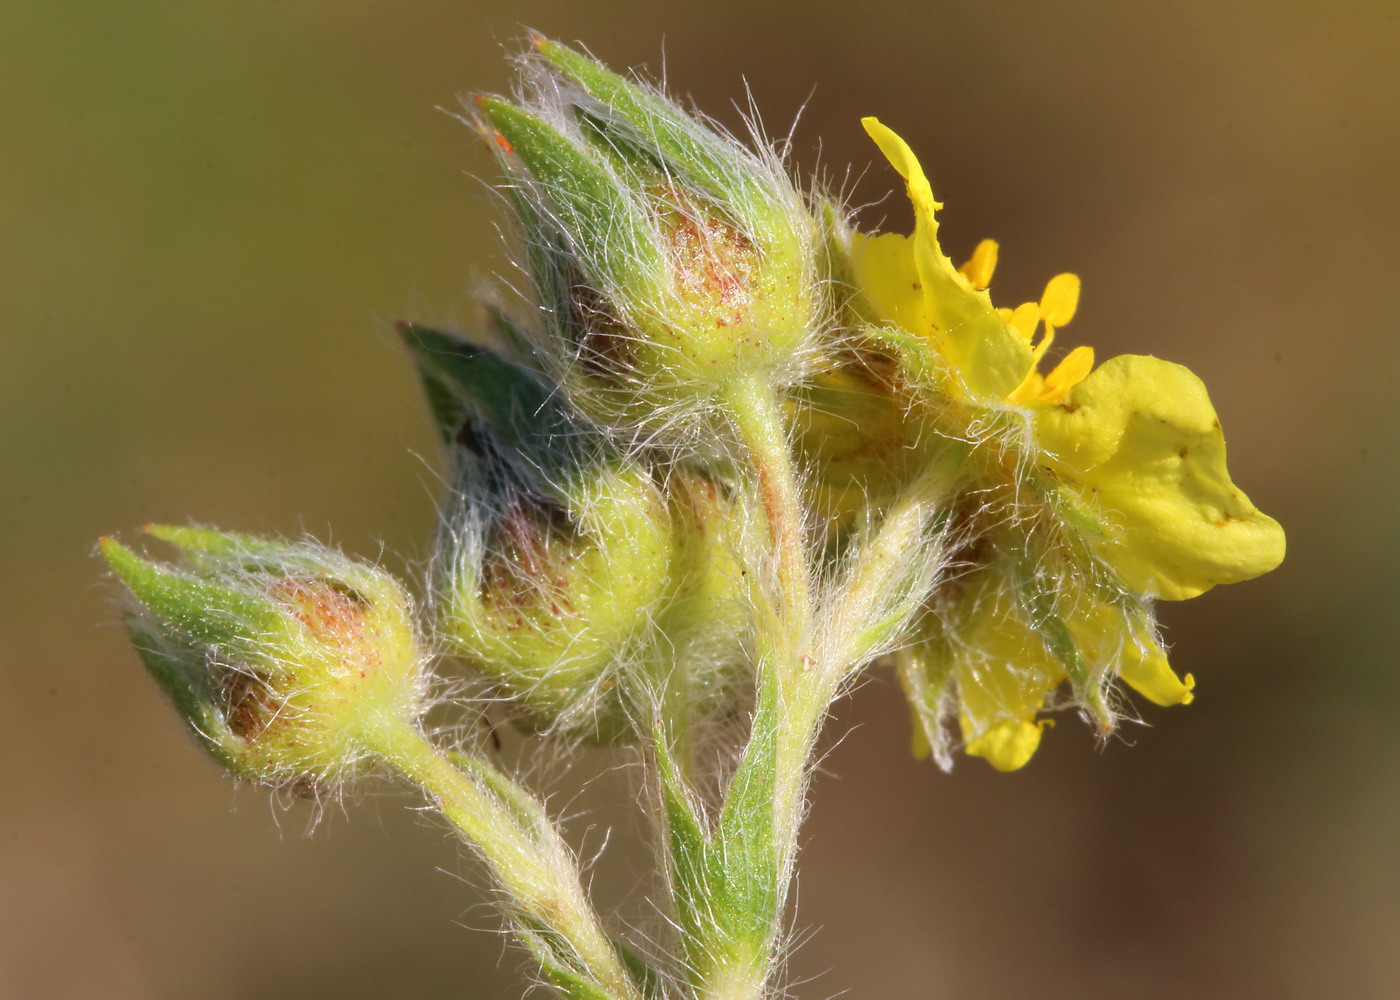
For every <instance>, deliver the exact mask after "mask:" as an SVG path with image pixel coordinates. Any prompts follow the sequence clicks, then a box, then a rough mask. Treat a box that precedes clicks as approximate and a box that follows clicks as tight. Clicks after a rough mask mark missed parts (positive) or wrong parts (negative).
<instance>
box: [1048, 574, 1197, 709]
mask: <svg viewBox="0 0 1400 1000" xmlns="http://www.w3.org/2000/svg"><path fill="white" fill-rule="evenodd" d="M1068 624H1069V629H1070V633H1071V634H1072V635H1073V636H1074V642H1075V645H1076V646H1078V647H1079V651H1080V654H1081V655H1082V656H1083V657H1084V658H1085V659H1087V660H1089V661H1090V662H1093V663H1097V664H1102V665H1103V666H1105V667H1108V668H1110V669H1112V670H1113V671H1114V672H1116V673H1117V674H1118V676H1120V677H1122V678H1123V680H1124V682H1125V683H1127V684H1128V685H1129V686H1130V687H1132V688H1133V689H1134V690H1136V691H1137V692H1138V693H1139V694H1141V695H1143V696H1144V697H1146V698H1148V699H1149V700H1151V701H1154V702H1156V703H1157V704H1158V705H1188V704H1190V703H1191V699H1192V697H1193V695H1192V693H1191V689H1192V688H1193V687H1194V686H1195V683H1196V682H1195V680H1194V679H1193V678H1192V677H1191V675H1190V674H1187V676H1186V680H1185V681H1182V680H1181V679H1180V678H1178V677H1177V676H1176V674H1175V673H1173V672H1172V668H1171V666H1170V665H1169V664H1168V663H1167V653H1166V650H1164V649H1163V648H1162V644H1161V643H1160V642H1159V641H1158V639H1157V635H1156V633H1155V631H1154V630H1153V628H1152V626H1151V622H1150V619H1148V618H1147V617H1146V616H1145V614H1142V613H1135V611H1134V609H1133V608H1131V607H1127V608H1125V607H1120V606H1119V605H1116V604H1110V603H1106V602H1104V601H1100V600H1098V599H1096V598H1093V597H1086V598H1085V599H1084V600H1082V601H1080V602H1078V604H1077V608H1076V613H1075V614H1074V615H1072V616H1071V617H1070V618H1069V621H1068Z"/></svg>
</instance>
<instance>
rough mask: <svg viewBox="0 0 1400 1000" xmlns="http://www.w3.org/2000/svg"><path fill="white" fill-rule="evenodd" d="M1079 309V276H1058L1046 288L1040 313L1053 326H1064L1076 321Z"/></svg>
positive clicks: (1041, 298)
mask: <svg viewBox="0 0 1400 1000" xmlns="http://www.w3.org/2000/svg"><path fill="white" fill-rule="evenodd" d="M1078 308H1079V276H1078V275H1077V274H1057V275H1055V276H1054V277H1053V278H1051V279H1050V282H1049V284H1047V285H1046V286H1045V293H1044V294H1043V295H1041V297H1040V312H1041V315H1043V316H1044V317H1045V322H1046V323H1047V324H1049V325H1051V326H1064V325H1065V324H1066V323H1068V322H1069V321H1070V320H1072V319H1074V313H1075V311H1076V310H1077V309H1078Z"/></svg>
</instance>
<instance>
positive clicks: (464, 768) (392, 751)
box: [367, 722, 641, 1000]
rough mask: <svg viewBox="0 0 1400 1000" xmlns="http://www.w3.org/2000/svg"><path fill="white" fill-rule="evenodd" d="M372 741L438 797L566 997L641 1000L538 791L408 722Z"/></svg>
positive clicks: (386, 728) (378, 732)
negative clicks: (449, 749)
mask: <svg viewBox="0 0 1400 1000" xmlns="http://www.w3.org/2000/svg"><path fill="white" fill-rule="evenodd" d="M367 742H368V743H369V744H370V745H371V747H372V748H373V749H374V750H375V751H376V752H377V753H379V754H380V755H381V756H383V758H384V759H385V760H386V761H388V762H389V763H390V764H391V765H392V766H393V767H394V768H395V769H396V770H398V771H399V772H400V773H401V774H402V775H403V776H404V777H406V778H408V779H410V780H411V781H413V782H414V783H415V784H416V785H418V786H419V787H420V788H422V789H423V790H424V791H425V792H426V793H427V794H428V795H429V796H431V797H432V798H433V799H434V801H435V802H436V803H437V806H438V808H439V809H440V810H441V812H442V814H443V815H444V816H445V817H447V819H448V820H449V821H451V823H452V824H453V825H454V826H455V827H457V829H458V830H459V831H460V832H461V833H462V836H463V837H465V838H466V840H467V841H468V842H469V843H470V844H471V845H472V846H473V847H474V848H475V849H476V851H477V852H478V853H479V854H480V856H481V857H482V859H483V860H484V861H485V862H486V864H487V866H488V867H489V868H490V869H491V873H492V874H493V875H494V876H495V878H496V880H497V882H498V883H499V884H500V886H501V888H502V889H503V890H504V893H505V896H506V899H507V903H508V906H509V908H510V915H511V917H512V919H513V921H514V923H515V930H516V932H517V933H518V934H519V935H520V937H521V939H522V940H523V942H524V943H525V945H526V946H527V947H528V948H529V949H530V951H531V952H533V953H534V955H535V956H536V958H538V959H539V960H540V963H541V965H542V966H543V971H544V974H545V976H546V978H547V979H548V980H549V981H550V982H551V984H552V985H554V986H555V988H556V989H558V990H559V992H560V993H562V994H563V995H564V996H567V997H571V998H585V997H586V998H590V1000H640V998H641V994H640V992H639V990H638V988H637V986H636V984H635V982H634V981H633V979H632V977H631V976H630V975H629V974H628V971H627V969H626V967H625V966H624V964H623V961H622V957H621V956H620V955H619V953H618V951H617V949H616V947H614V945H613V943H612V942H611V940H609V938H608V935H607V934H606V932H604V930H603V928H602V923H601V921H600V920H599V918H598V915H597V913H596V912H595V911H594V909H593V907H592V905H591V904H590V903H589V901H588V897H587V894H586V893H585V892H584V889H583V885H582V882H581V880H580V878H579V871H578V866H577V864H576V862H575V860H574V857H573V854H572V852H571V851H570V850H569V848H568V845H566V844H565V843H564V840H563V838H562V837H561V836H560V834H559V831H558V828H557V827H556V826H555V825H554V823H553V822H551V821H550V819H549V817H548V816H547V815H546V813H545V811H544V808H543V806H542V805H541V804H540V803H539V801H538V800H537V799H536V798H535V797H534V796H533V795H532V794H531V793H530V792H529V791H527V790H526V789H525V788H523V787H521V786H520V785H518V784H516V783H515V782H514V781H512V780H511V779H510V778H508V777H506V776H505V775H504V774H502V773H501V772H500V771H498V770H497V769H496V768H495V767H493V766H492V765H490V764H489V763H487V762H485V761H483V760H480V759H477V758H471V757H465V756H462V755H452V756H451V757H449V756H448V755H446V754H444V753H443V752H442V751H440V750H439V749H438V748H437V747H435V746H433V744H431V743H430V742H429V741H428V740H427V739H426V738H425V737H424V736H423V734H422V733H421V732H419V731H418V730H417V729H416V728H414V727H413V726H411V725H408V724H406V723H397V722H395V723H386V724H385V725H383V726H381V727H378V728H376V729H374V730H372V731H371V732H370V733H369V734H367Z"/></svg>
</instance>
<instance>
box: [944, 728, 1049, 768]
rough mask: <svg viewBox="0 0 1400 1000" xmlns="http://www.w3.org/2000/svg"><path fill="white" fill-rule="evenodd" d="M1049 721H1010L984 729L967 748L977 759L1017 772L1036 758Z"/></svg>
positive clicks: (970, 741)
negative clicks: (1041, 735)
mask: <svg viewBox="0 0 1400 1000" xmlns="http://www.w3.org/2000/svg"><path fill="white" fill-rule="evenodd" d="M1045 726H1046V723H1045V722H1032V721H1031V720H1029V719H1007V720H1006V721H1004V722H998V723H996V724H995V725H992V726H989V727H988V728H987V729H985V730H983V732H982V734H981V735H980V736H978V737H977V738H976V739H972V740H969V741H968V742H967V743H966V744H965V745H964V747H963V749H964V751H965V752H966V753H968V754H969V755H971V756H973V757H982V758H985V759H986V761H987V763H989V764H991V765H992V767H994V768H996V769H997V770H998V771H1015V770H1017V769H1019V768H1022V767H1024V766H1025V765H1026V763H1027V762H1028V761H1029V760H1030V759H1031V758H1032V757H1033V756H1035V752H1036V750H1037V749H1038V748H1039V747H1040V734H1041V731H1042V730H1043V729H1044V728H1045Z"/></svg>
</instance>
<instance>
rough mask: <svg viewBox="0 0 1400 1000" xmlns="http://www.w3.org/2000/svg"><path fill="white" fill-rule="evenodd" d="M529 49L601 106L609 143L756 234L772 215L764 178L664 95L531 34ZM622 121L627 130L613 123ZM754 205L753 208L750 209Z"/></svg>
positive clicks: (599, 119) (599, 122) (601, 125)
mask: <svg viewBox="0 0 1400 1000" xmlns="http://www.w3.org/2000/svg"><path fill="white" fill-rule="evenodd" d="M534 45H535V51H537V52H538V53H539V54H540V55H541V56H542V57H544V59H545V60H546V61H548V62H549V63H550V65H552V66H553V67H554V68H555V69H557V70H558V71H559V72H560V73H562V74H563V75H564V76H566V77H567V78H569V79H570V80H572V81H573V82H574V83H575V84H577V85H578V86H579V87H580V88H581V89H582V90H583V91H584V92H585V93H587V94H588V95H589V96H590V97H592V98H593V99H594V100H595V101H597V102H598V103H599V104H601V105H603V106H604V107H605V108H606V109H607V112H606V116H602V115H599V116H594V118H595V119H596V124H597V127H598V128H599V130H600V131H602V132H603V134H605V135H606V136H607V138H608V140H610V142H611V144H612V145H613V146H614V148H617V146H618V144H619V143H621V144H624V148H626V149H628V150H629V151H630V152H632V154H633V155H634V156H639V157H644V158H645V159H646V160H648V161H651V162H655V159H654V158H655V157H657V156H659V157H660V164H659V165H660V166H662V167H663V168H665V169H666V171H667V172H668V173H673V172H677V171H678V172H680V173H681V174H682V175H683V177H684V179H685V180H686V181H688V182H689V183H690V185H692V186H694V187H695V188H697V189H699V190H700V191H701V192H703V193H704V194H706V195H707V196H708V197H710V198H711V199H713V200H714V201H715V203H716V204H717V205H718V206H721V207H723V208H724V209H725V210H726V211H728V212H731V213H733V212H734V210H735V209H739V210H740V212H741V213H742V214H743V215H744V216H745V217H743V218H739V219H736V220H735V221H737V222H739V223H741V224H742V226H743V227H744V228H745V229H747V230H748V231H749V232H751V233H753V234H755V235H757V236H759V237H762V236H763V235H764V232H763V230H764V229H765V226H766V224H767V223H768V222H769V221H770V218H771V217H772V216H776V215H778V211H777V210H776V208H775V206H774V199H773V197H772V195H771V194H770V193H769V191H768V187H767V184H768V183H769V181H768V179H767V178H765V177H763V176H760V174H759V172H758V171H757V170H752V171H750V170H745V169H743V168H742V166H741V164H743V161H742V160H738V159H737V158H736V156H735V151H734V148H733V146H732V145H730V144H729V143H727V142H725V141H723V140H722V139H720V138H719V137H718V136H716V135H715V134H714V133H712V132H710V131H709V130H708V129H706V128H704V127H703V126H701V125H700V124H699V123H698V122H696V121H695V120H694V119H693V118H691V117H690V116H689V115H687V114H686V113H685V112H683V111H682V110H681V109H680V108H678V107H676V106H675V105H674V104H672V103H671V102H670V101H668V100H666V99H665V98H663V97H661V96H659V95H657V94H655V93H653V92H652V91H650V90H648V89H646V88H644V87H639V86H638V85H637V84H635V83H633V82H632V81H630V80H628V79H627V78H626V77H623V76H619V75H618V74H616V73H614V72H612V71H611V70H610V69H608V68H607V67H605V66H603V65H602V64H601V63H599V62H597V61H595V60H593V59H590V58H588V57H587V56H585V55H583V54H582V53H580V52H576V51H574V50H573V49H571V48H568V47H567V46H564V45H560V44H559V43H558V42H554V41H550V40H549V39H545V38H538V37H537V38H536V39H535V40H534ZM616 122H625V123H626V124H627V125H628V126H630V129H629V130H628V131H629V132H630V133H631V134H630V135H629V134H628V133H627V132H624V131H623V130H622V129H619V128H617V127H616V124H615V123H616ZM755 210H757V211H755Z"/></svg>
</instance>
